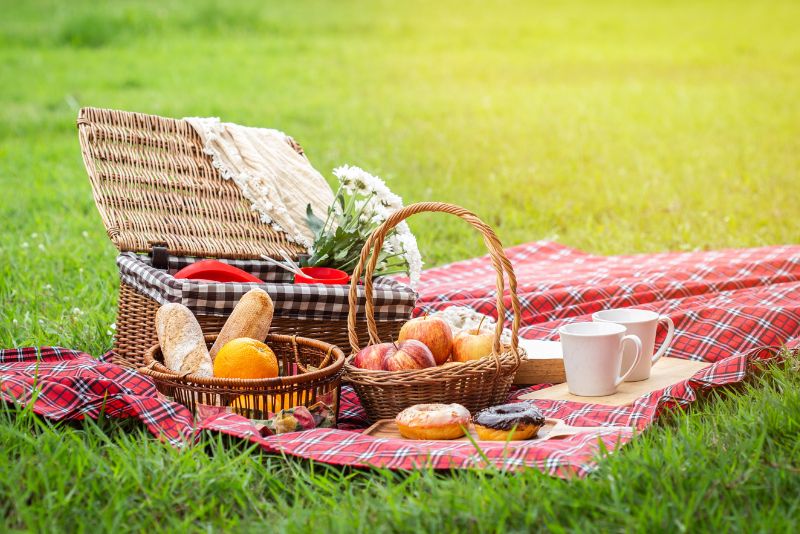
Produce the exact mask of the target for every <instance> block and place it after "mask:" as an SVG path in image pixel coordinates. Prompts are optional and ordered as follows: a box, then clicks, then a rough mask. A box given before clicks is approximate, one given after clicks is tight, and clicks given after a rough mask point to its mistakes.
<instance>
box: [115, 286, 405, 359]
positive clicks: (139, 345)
mask: <svg viewBox="0 0 800 534" xmlns="http://www.w3.org/2000/svg"><path fill="white" fill-rule="evenodd" d="M158 308H159V304H158V303H157V302H156V301H155V300H153V299H151V298H150V297H147V296H145V295H142V294H141V293H139V292H138V291H136V290H135V289H133V288H132V287H131V286H129V285H128V284H125V283H120V288H119V311H118V312H117V334H116V336H115V338H114V350H113V353H112V360H113V361H114V362H115V363H117V364H119V365H123V366H125V367H133V368H138V367H141V366H142V365H144V353H145V351H146V350H147V349H149V348H150V347H152V346H153V345H155V344H156V343H158V336H157V335H156V325H155V324H156V323H155V321H156V312H157V311H158ZM197 320H198V322H199V323H200V326H201V327H202V328H203V333H204V334H206V335H217V334H219V332H220V330H222V326H223V325H224V324H225V321H226V320H227V317H218V316H215V315H197ZM406 320H407V318H401V319H398V320H395V321H381V322H378V323H377V324H378V331H379V333H380V335H381V336H383V337H384V338H386V339H395V338H396V337H397V334H398V333H399V332H400V327H402V326H403V323H405V321H406ZM271 329H272V331H273V332H276V333H278V334H285V335H298V336H302V337H307V338H311V339H318V340H321V341H324V342H327V343H330V344H332V345H336V346H338V347H347V343H348V331H347V321H345V320H338V321H331V320H324V319H320V320H310V319H303V320H298V319H292V318H288V317H279V316H275V317H274V318H273V320H272V328H271ZM366 330H367V326H366V323H362V324H361V325H360V330H359V333H360V334H361V335H362V336H365V335H366V333H367V332H366Z"/></svg>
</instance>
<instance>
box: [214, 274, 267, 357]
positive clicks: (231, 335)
mask: <svg viewBox="0 0 800 534" xmlns="http://www.w3.org/2000/svg"><path fill="white" fill-rule="evenodd" d="M273 312H274V305H273V303H272V299H271V298H270V297H269V294H268V293H267V292H266V291H264V290H263V289H259V288H255V289H251V290H250V291H248V292H247V293H245V294H244V296H242V298H241V299H239V302H238V303H236V307H235V308H234V309H233V313H231V316H230V317H228V320H227V321H225V325H224V326H223V327H222V331H221V332H220V333H219V335H218V336H217V340H216V341H215V342H214V345H213V346H212V347H211V351H209V354H210V355H211V361H212V362H213V361H214V358H216V357H217V353H218V352H219V350H220V349H221V348H222V347H224V346H225V343H227V342H228V341H230V340H232V339H236V338H238V337H249V338H252V339H256V340H258V341H264V340H265V339H266V337H267V334H269V327H270V325H271V324H272V314H273Z"/></svg>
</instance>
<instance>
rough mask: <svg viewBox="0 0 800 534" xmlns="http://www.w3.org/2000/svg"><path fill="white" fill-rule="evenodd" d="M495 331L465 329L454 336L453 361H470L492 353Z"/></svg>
mask: <svg viewBox="0 0 800 534" xmlns="http://www.w3.org/2000/svg"><path fill="white" fill-rule="evenodd" d="M493 345H494V333H493V332H491V331H490V330H478V329H474V330H463V331H461V332H459V333H458V334H456V337H455V338H453V361H454V362H468V361H470V360H479V359H481V358H485V357H486V356H489V355H491V354H492V346H493Z"/></svg>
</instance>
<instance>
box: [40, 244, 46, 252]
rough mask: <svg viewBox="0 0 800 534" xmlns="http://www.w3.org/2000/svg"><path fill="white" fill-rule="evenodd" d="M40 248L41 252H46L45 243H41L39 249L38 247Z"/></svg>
mask: <svg viewBox="0 0 800 534" xmlns="http://www.w3.org/2000/svg"><path fill="white" fill-rule="evenodd" d="M38 248H39V250H41V251H42V252H44V251H45V248H44V244H43V243H39V247H38Z"/></svg>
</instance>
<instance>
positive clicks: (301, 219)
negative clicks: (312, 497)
mask: <svg viewBox="0 0 800 534" xmlns="http://www.w3.org/2000/svg"><path fill="white" fill-rule="evenodd" d="M78 128H79V138H80V142H81V149H82V153H83V157H84V163H85V164H86V168H87V171H88V174H89V178H90V180H91V183H92V188H93V193H94V197H95V201H96V204H97V207H98V210H99V212H100V214H101V217H102V219H103V222H104V224H105V225H106V228H107V230H108V235H109V237H110V238H111V240H112V242H113V243H114V244H115V245H116V246H117V247H118V248H119V251H120V254H119V256H118V258H117V266H118V268H119V273H120V293H119V301H118V306H119V309H118V316H117V322H116V324H117V334H116V337H115V340H114V346H113V348H112V349H111V350H110V351H109V352H108V353H107V354H105V355H103V356H102V357H100V358H97V359H95V358H93V357H91V356H89V355H86V354H83V353H81V352H79V351H75V350H70V349H65V348H58V347H41V348H34V347H27V348H17V349H7V350H2V351H0V395H2V398H3V399H4V400H5V401H10V402H18V403H21V404H31V405H32V409H33V410H34V411H35V412H36V413H37V414H40V415H42V416H44V417H47V418H50V419H54V420H70V419H82V418H85V417H90V418H97V417H111V418H128V417H133V418H137V419H139V420H141V421H142V423H143V424H144V425H146V427H147V428H148V429H149V430H150V431H151V432H152V433H153V434H154V435H155V436H157V437H159V438H161V439H163V440H165V441H167V442H169V443H170V444H172V445H175V446H181V445H184V444H186V443H190V442H191V441H192V440H194V439H196V437H197V435H198V433H200V432H220V433H224V434H228V435H231V436H236V437H239V438H242V439H245V440H249V441H251V442H254V443H257V444H259V445H260V446H261V447H262V448H263V449H264V450H265V451H268V452H272V453H279V454H286V455H291V456H297V457H302V458H307V459H312V460H315V461H320V462H325V463H330V464H337V465H351V466H357V467H387V468H392V469H414V468H425V467H432V468H436V469H447V468H486V467H490V466H492V467H497V468H501V469H509V470H513V469H519V468H523V467H533V468H537V469H540V470H542V471H544V472H547V473H550V474H553V475H556V476H562V477H569V476H575V475H577V476H584V475H586V474H588V473H590V472H591V471H592V470H593V469H595V467H596V465H597V463H596V462H597V461H598V459H599V458H600V457H601V456H602V454H603V453H607V452H609V451H614V450H617V448H618V447H620V446H622V445H624V444H625V443H627V442H629V441H630V440H631V439H633V438H634V436H635V434H636V433H637V432H641V431H643V430H644V429H645V428H646V427H647V426H649V425H650V424H652V423H653V422H654V421H655V420H656V419H657V418H658V417H659V415H660V414H661V413H663V412H664V410H665V409H668V408H675V407H686V406H688V405H690V404H692V403H693V402H695V401H697V400H698V398H699V396H700V395H701V394H702V393H703V392H704V391H706V390H709V389H711V388H716V387H721V386H730V385H733V384H737V383H741V382H742V381H744V380H745V379H746V378H747V377H748V376H749V375H750V374H752V373H753V372H756V370H757V369H758V367H759V365H760V364H762V363H764V362H766V361H774V360H778V359H780V358H781V355H782V354H783V352H782V351H783V350H784V349H789V350H792V349H795V348H798V347H800V246H778V247H764V248H756V249H743V250H724V251H710V252H689V253H662V254H650V255H630V256H611V257H602V256H594V255H591V254H588V253H585V252H582V251H579V250H575V249H572V248H569V247H566V246H563V245H560V244H557V243H553V242H548V241H534V242H531V243H527V244H523V245H518V246H515V247H511V248H508V249H504V248H503V247H502V245H501V242H500V240H499V238H498V236H497V235H496V234H495V232H494V231H493V230H492V228H491V227H489V226H488V225H487V224H485V223H484V222H483V221H482V220H481V219H480V218H479V217H478V216H477V215H476V214H474V213H471V212H470V211H469V210H467V209H464V208H462V207H459V206H455V205H452V204H446V203H440V202H422V203H417V204H411V205H408V206H403V204H402V200H401V199H400V198H399V197H397V196H396V195H394V194H393V193H391V191H389V189H388V188H387V187H386V185H385V184H384V183H383V182H382V181H381V180H379V179H377V178H376V177H374V176H372V175H369V174H368V173H366V172H365V171H363V170H361V169H359V168H357V167H348V166H345V167H341V168H339V169H337V170H336V171H335V174H336V175H337V178H338V179H339V190H338V191H336V192H334V191H331V190H330V189H329V188H328V186H327V183H326V182H325V180H324V178H322V176H321V175H320V174H319V173H318V172H317V171H316V170H314V169H313V167H312V166H311V164H310V163H309V162H308V160H307V159H306V158H305V156H304V154H303V151H302V148H300V146H299V145H298V144H297V143H296V142H294V140H292V139H291V138H289V137H287V136H285V135H284V134H282V133H281V132H277V131H275V130H264V129H258V128H245V127H241V126H237V125H232V124H228V123H221V122H220V121H219V120H212V119H184V120H175V119H166V118H162V117H156V116H150V115H143V114H138V113H130V112H121V111H114V110H103V109H95V108H85V109H83V110H81V112H80V114H79V118H78ZM421 213H437V214H439V215H438V216H455V217H459V218H461V219H462V220H464V221H465V222H466V223H467V224H469V225H471V226H472V227H473V228H474V229H475V230H476V231H477V233H478V235H480V236H481V237H482V239H483V242H484V244H485V245H486V248H487V249H488V255H486V256H483V257H479V258H474V259H468V260H463V261H459V262H456V263H451V264H448V265H444V266H441V267H436V268H433V269H428V270H425V271H422V269H421V267H422V262H421V258H420V255H419V251H418V250H417V247H416V241H415V239H414V237H413V234H412V233H411V231H410V229H409V227H408V225H407V223H406V220H407V219H408V218H410V217H413V216H416V215H418V214H421Z"/></svg>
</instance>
